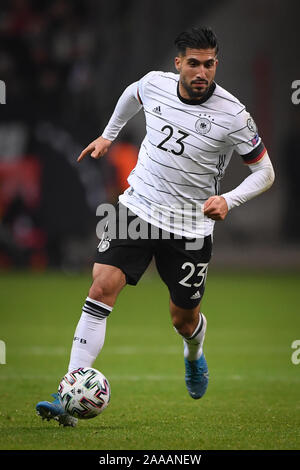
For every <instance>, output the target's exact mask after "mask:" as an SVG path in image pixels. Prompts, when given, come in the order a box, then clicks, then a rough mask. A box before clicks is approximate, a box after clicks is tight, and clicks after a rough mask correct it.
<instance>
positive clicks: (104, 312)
mask: <svg viewBox="0 0 300 470" xmlns="http://www.w3.org/2000/svg"><path fill="white" fill-rule="evenodd" d="M111 311H112V307H110V306H109V305H106V304H104V303H103V302H99V301H97V300H94V299H91V298H90V297H87V299H86V301H85V304H84V306H83V308H82V314H81V317H80V320H79V322H78V325H77V328H76V330H75V335H74V339H73V346H72V350H71V357H70V363H69V367H68V371H69V372H70V371H72V370H75V369H78V368H79V367H92V365H93V363H94V361H95V359H96V357H97V356H98V354H99V353H100V351H101V349H102V347H103V344H104V340H105V333H106V319H107V317H108V315H109V314H110V312H111Z"/></svg>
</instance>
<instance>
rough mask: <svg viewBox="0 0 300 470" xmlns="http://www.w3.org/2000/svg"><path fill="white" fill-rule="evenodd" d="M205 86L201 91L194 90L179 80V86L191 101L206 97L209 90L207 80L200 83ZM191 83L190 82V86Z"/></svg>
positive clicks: (183, 80)
mask: <svg viewBox="0 0 300 470" xmlns="http://www.w3.org/2000/svg"><path fill="white" fill-rule="evenodd" d="M202 82H203V83H204V84H205V85H206V86H205V87H204V88H203V89H199V88H198V89H196V88H193V87H192V86H191V85H189V84H188V83H187V82H186V81H185V79H184V78H181V85H182V86H183V88H184V89H185V91H186V92H187V94H188V95H189V97H190V98H191V99H197V98H202V97H203V96H205V95H206V93H207V91H208V90H209V83H208V81H207V80H203V81H202ZM192 83H193V82H191V84H192Z"/></svg>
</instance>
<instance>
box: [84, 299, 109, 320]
mask: <svg viewBox="0 0 300 470" xmlns="http://www.w3.org/2000/svg"><path fill="white" fill-rule="evenodd" d="M88 299H89V300H88ZM88 299H86V301H85V304H84V306H83V307H82V311H83V312H85V313H88V314H89V315H93V316H94V317H97V318H107V317H108V315H109V314H110V313H111V311H112V308H111V307H109V306H108V305H107V306H106V305H105V304H103V303H101V302H97V301H93V300H92V299H90V298H89V297H88Z"/></svg>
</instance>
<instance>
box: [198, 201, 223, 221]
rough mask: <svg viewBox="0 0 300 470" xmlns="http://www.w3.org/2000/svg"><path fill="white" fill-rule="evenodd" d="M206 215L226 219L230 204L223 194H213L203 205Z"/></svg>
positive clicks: (215, 218) (211, 217)
mask: <svg viewBox="0 0 300 470" xmlns="http://www.w3.org/2000/svg"><path fill="white" fill-rule="evenodd" d="M203 212H204V215H206V216H207V217H209V218H210V219H213V220H224V219H225V217H226V215H227V214H228V206H227V202H226V200H225V198H224V197H223V196H211V197H210V198H208V199H207V201H205V203H204V206H203Z"/></svg>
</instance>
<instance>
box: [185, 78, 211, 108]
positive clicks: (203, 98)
mask: <svg viewBox="0 0 300 470" xmlns="http://www.w3.org/2000/svg"><path fill="white" fill-rule="evenodd" d="M215 89H216V84H215V82H212V84H211V86H210V87H209V89H208V92H207V93H206V94H205V95H204V96H203V97H202V98H201V99H200V100H197V99H191V100H188V99H186V98H183V97H182V96H181V94H180V93H179V82H178V84H177V96H178V98H179V99H180V101H182V102H183V103H185V104H192V105H195V104H202V103H205V101H207V100H208V99H209V98H210V97H211V95H212V94H213V92H214V91H215Z"/></svg>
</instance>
